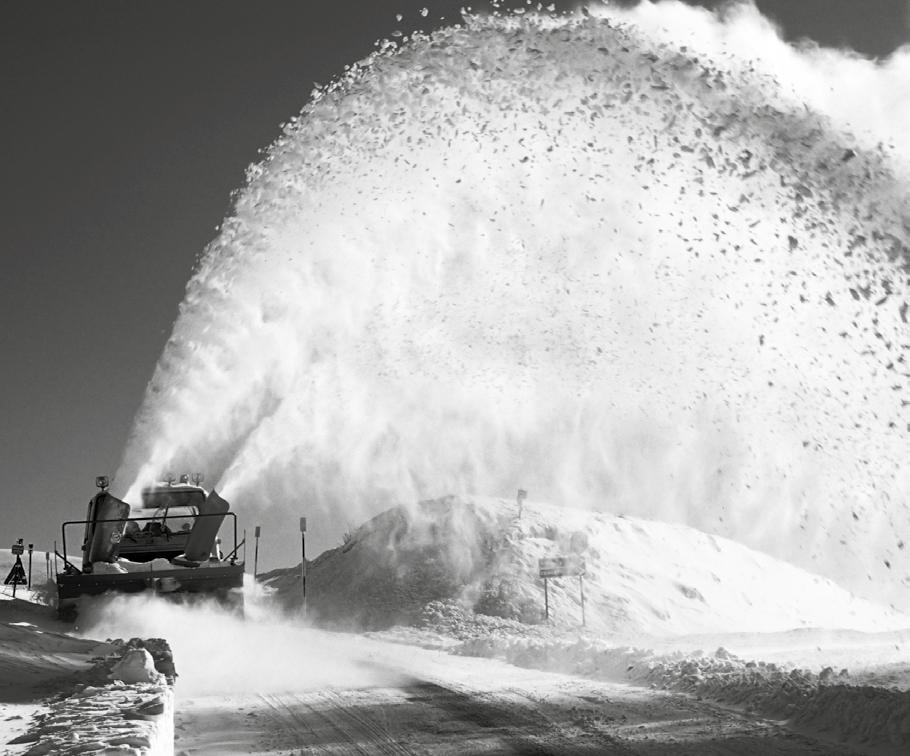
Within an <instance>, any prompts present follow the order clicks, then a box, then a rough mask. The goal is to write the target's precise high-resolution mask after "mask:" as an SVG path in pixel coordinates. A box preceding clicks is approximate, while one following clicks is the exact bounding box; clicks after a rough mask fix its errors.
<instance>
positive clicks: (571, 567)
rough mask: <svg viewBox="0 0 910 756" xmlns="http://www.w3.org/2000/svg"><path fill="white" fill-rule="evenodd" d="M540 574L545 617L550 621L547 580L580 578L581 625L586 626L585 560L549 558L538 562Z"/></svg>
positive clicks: (575, 557) (578, 558)
mask: <svg viewBox="0 0 910 756" xmlns="http://www.w3.org/2000/svg"><path fill="white" fill-rule="evenodd" d="M537 569H538V574H539V575H540V577H541V578H543V600H544V616H545V617H546V619H547V620H549V619H550V595H549V591H548V589H547V580H549V579H550V578H557V577H575V576H577V577H578V589H579V593H580V598H581V624H582V627H584V625H585V587H584V582H583V581H584V574H585V560H584V557H580V556H577V555H574V554H573V555H571V556H559V557H548V558H544V559H538V560H537Z"/></svg>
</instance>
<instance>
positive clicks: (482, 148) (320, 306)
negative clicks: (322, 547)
mask: <svg viewBox="0 0 910 756" xmlns="http://www.w3.org/2000/svg"><path fill="white" fill-rule="evenodd" d="M662 13H666V14H667V16H666V18H667V20H668V29H671V30H670V31H668V30H666V29H661V28H660V27H661V22H660V20H659V19H660V18H661V16H660V14H662ZM671 23H672V26H669V24H671ZM750 30H751V31H752V32H754V34H752V36H749V32H750ZM745 39H749V40H751V41H750V42H749V44H745V42H744V41H743V40H745ZM682 40H685V41H682ZM756 45H758V46H759V47H761V49H760V50H756V49H755V47H756ZM742 51H745V52H742ZM758 52H761V53H762V56H760V57H758V56H756V54H757V53H758ZM906 60H907V56H906V55H905V54H899V55H898V56H896V57H895V59H894V60H893V61H891V62H889V63H888V65H887V66H876V65H874V64H873V63H871V62H869V61H861V60H850V59H848V58H846V57H844V56H838V55H837V54H835V53H833V52H830V51H828V52H824V51H822V52H819V51H815V52H809V53H806V54H799V53H797V52H796V51H795V50H793V49H790V48H787V47H786V45H784V44H783V43H782V42H780V41H779V40H778V39H776V37H774V35H773V34H772V33H771V32H770V30H769V27H768V25H767V24H766V23H763V22H760V21H759V20H758V18H757V14H756V13H755V11H754V10H752V11H749V10H747V11H745V12H743V13H741V14H740V15H739V16H734V17H733V20H732V21H728V22H726V25H725V23H724V22H722V21H719V20H718V19H716V18H714V17H711V16H709V15H707V14H706V13H705V12H703V11H696V10H694V9H687V8H685V7H683V6H681V5H679V4H669V5H667V4H661V5H659V6H656V7H654V8H650V7H647V5H646V7H644V8H642V9H641V10H640V11H636V12H634V13H631V14H628V13H620V12H619V11H616V12H615V13H614V12H613V11H611V10H600V11H598V12H593V13H587V14H581V13H579V14H576V15H573V16H571V17H565V18H542V17H538V16H534V15H530V14H529V15H521V16H509V17H505V18H470V19H468V20H467V21H466V23H465V24H464V25H461V26H457V27H452V28H448V29H443V30H440V31H437V32H434V33H432V34H430V35H428V36H419V35H418V36H416V37H415V38H412V39H409V40H407V41H405V42H404V43H403V44H402V45H401V46H400V48H397V49H396V47H395V46H394V45H392V44H391V43H389V44H388V45H386V46H385V48H384V50H383V51H382V52H380V53H377V54H376V55H374V56H373V57H371V58H370V59H367V60H365V61H363V62H361V63H360V64H357V65H354V66H352V67H351V68H350V69H349V71H348V72H347V73H346V74H345V76H344V77H343V78H342V79H341V80H339V81H338V82H335V83H334V84H332V85H330V86H328V87H326V88H324V89H322V90H319V91H317V92H315V93H314V95H313V98H312V100H311V102H310V103H309V104H307V106H306V107H305V108H304V110H303V112H302V113H301V115H300V116H299V117H295V118H293V119H291V120H290V121H289V122H288V124H287V125H286V127H285V129H284V135H283V136H282V137H281V138H280V139H279V140H278V141H277V142H276V143H275V144H273V145H272V146H271V147H270V149H269V150H268V153H267V157H266V159H265V160H264V161H263V162H262V163H261V164H259V165H256V166H253V167H251V168H250V169H249V172H248V183H247V186H246V187H245V188H243V189H242V190H241V191H240V192H239V193H238V195H237V198H236V206H235V211H234V215H233V216H232V217H231V218H229V219H227V220H226V221H225V222H224V224H223V227H222V229H221V232H220V234H219V235H218V236H217V238H216V239H215V240H214V241H213V242H212V243H211V244H210V246H209V247H208V248H207V250H206V251H205V254H204V255H203V256H202V258H201V260H200V263H199V267H198V270H197V272H196V274H195V275H194V277H193V278H192V280H191V281H190V283H189V285H188V289H187V294H186V298H185V300H184V302H183V304H182V305H181V309H180V316H179V318H178V320H177V322H176V324H175V326H174V331H173V335H172V338H171V339H170V341H169V343H168V345H167V347H166V349H165V351H164V354H163V355H162V357H161V360H160V362H159V364H158V367H157V369H156V372H155V375H154V378H153V380H152V382H151V385H150V386H149V389H148V393H147V396H146V399H145V401H144V404H143V406H142V409H141V411H140V414H139V416H138V418H137V421H136V426H135V429H134V434H133V438H132V441H131V443H130V445H129V447H128V449H127V451H126V453H125V458H124V462H123V464H122V467H121V470H120V471H119V472H118V475H117V477H118V480H119V481H120V483H121V484H123V485H126V486H129V485H130V482H131V481H135V483H134V484H133V485H132V494H128V497H129V496H130V495H133V496H134V495H135V491H136V489H137V487H138V486H140V485H141V484H142V483H144V482H146V481H148V480H149V479H151V478H153V477H155V476H157V475H159V474H160V473H161V471H162V470H163V469H167V468H168V467H169V466H170V465H172V464H176V465H178V466H179V470H184V469H188V470H193V469H202V470H205V471H206V472H207V473H208V475H209V480H210V482H213V483H214V482H215V479H216V478H217V477H219V476H220V481H218V489H219V490H220V491H222V492H223V493H224V494H225V496H227V497H228V498H229V499H231V500H233V501H234V502H236V503H237V505H238V507H239V506H240V503H244V505H246V503H249V505H250V506H258V507H268V506H282V505H287V504H289V503H291V502H294V503H299V502H301V501H304V502H306V504H307V507H308V509H309V510H310V511H314V512H315V511H320V510H321V511H322V512H323V513H328V514H327V515H325V516H327V517H331V518H333V519H334V522H335V523H336V525H339V526H340V524H341V523H342V522H343V521H344V520H345V519H348V518H350V519H351V520H353V521H355V522H356V521H358V520H359V519H360V518H361V517H362V516H363V515H364V514H365V513H374V512H376V511H379V510H380V509H382V508H383V507H385V506H388V504H389V503H396V502H402V501H415V500H416V499H417V498H419V497H424V496H434V495H440V494H442V493H447V492H451V491H454V492H503V491H511V490H514V489H515V488H517V487H518V486H522V487H524V488H527V489H529V490H531V491H533V492H534V494H535V495H537V496H538V497H539V498H542V499H549V500H552V501H559V502H563V503H572V504H575V505H585V506H591V507H596V508H600V509H604V510H607V511H611V512H626V513H629V514H634V515H638V516H645V517H659V518H662V519H669V520H676V521H681V522H685V523H687V524H689V525H693V526H696V527H699V528H701V529H703V530H707V531H710V532H715V533H718V534H721V535H725V536H729V537H732V538H734V539H736V540H739V541H742V542H744V543H746V544H748V545H749V546H751V547H755V548H759V549H762V550H764V551H767V552H769V553H771V554H773V555H775V556H777V557H782V558H785V559H788V560H790V561H793V562H795V563H796V564H799V565H800V566H802V567H807V568H809V569H812V570H814V571H818V572H820V573H822V574H824V575H826V576H828V577H831V578H834V579H835V580H838V581H840V582H842V583H844V584H845V585H847V586H848V587H850V588H851V589H854V590H856V591H858V592H860V593H861V594H864V595H867V596H869V597H873V598H876V599H878V600H883V601H886V602H893V603H895V605H898V606H900V607H902V608H905V609H907V608H910V556H908V553H910V549H905V548H904V541H905V539H906V538H907V535H908V533H910V527H908V524H910V523H908V517H910V515H908V509H907V506H906V501H907V497H908V494H910V478H908V474H907V473H906V472H905V471H903V470H902V466H903V461H904V460H905V459H906V458H907V454H908V451H910V448H908V447H910V444H908V440H910V432H908V419H910V415H908V413H910V410H908V408H907V407H906V406H905V405H907V403H908V401H910V397H908V396H907V384H908V381H907V379H908V371H907V365H906V362H905V357H904V349H905V345H906V342H907V312H908V300H910V297H908V296H907V277H906V271H905V266H906V263H907V259H908V257H907V256H908V246H910V228H908V224H910V220H908V218H907V217H906V212H907V209H906V208H907V204H906V203H907V197H908V195H907V183H906V174H905V173H904V169H903V167H902V166H903V165H904V164H903V163H901V160H902V159H903V158H902V157H901V156H900V155H898V154H897V153H896V152H895V149H894V148H892V147H890V146H889V145H888V144H879V140H880V139H887V138H888V137H889V136H890V135H893V134H897V133H905V132H906V129H899V128H898V126H899V125H900V123H901V119H903V118H904V116H906V112H907V103H906V101H905V100H902V99H900V95H890V94H889V95H888V97H892V98H893V99H892V100H891V101H889V100H886V99H881V97H880V94H881V92H882V91H885V90H886V87H887V85H888V84H889V83H890V82H892V81H893V80H894V78H895V76H898V75H899V73H900V71H901V70H904V69H903V68H902V66H905V64H906ZM781 61H785V62H786V61H789V63H788V65H787V66H786V67H783V68H782V67H781ZM819 61H821V64H819ZM790 64H792V65H790ZM826 68H828V69H830V75H826V74H825V73H824V71H825V69H826ZM791 71H792V77H791V76H790V74H791ZM774 74H776V75H778V76H779V77H780V78H781V81H780V82H778V81H776V80H775V79H774V76H773V75H774ZM787 77H790V78H787ZM857 82H861V83H862V87H861V93H862V98H861V100H860V101H859V102H857V101H856V100H855V99H853V98H852V95H853V94H855V93H856V91H857V89H858V88H859V86H860V85H859V84H858V83H857ZM821 83H824V86H823V87H821V86H820V84H821ZM820 90H824V92H823V93H821V94H820V93H819V92H820ZM889 102H893V103H894V105H895V107H894V108H893V109H890V108H888V107H887V106H888V105H889ZM826 110H829V111H830V115H831V117H832V118H833V119H834V120H833V121H832V120H829V117H828V115H827V114H826V113H825V111H826ZM860 111H861V113H860ZM869 113H873V114H878V115H880V118H875V119H868V118H866V116H865V115H863V114H869ZM851 114H858V118H862V122H860V121H859V120H857V123H856V125H857V126H858V131H857V135H856V136H855V137H854V136H852V135H850V134H849V133H847V132H846V131H844V130H843V129H842V126H843V125H844V121H845V119H846V118H847V117H848V116H850V115H851ZM879 127H880V130H877V129H879ZM179 470H178V471H179Z"/></svg>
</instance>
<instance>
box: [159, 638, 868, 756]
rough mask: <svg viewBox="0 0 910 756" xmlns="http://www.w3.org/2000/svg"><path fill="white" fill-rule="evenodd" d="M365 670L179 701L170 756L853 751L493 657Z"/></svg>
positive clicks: (375, 652)
mask: <svg viewBox="0 0 910 756" xmlns="http://www.w3.org/2000/svg"><path fill="white" fill-rule="evenodd" d="M364 668H365V670H368V671H369V674H370V675H372V676H373V677H374V678H375V679H376V680H377V682H374V683H373V684H369V685H362V684H356V683H354V684H344V685H338V686H333V687H325V688H322V689H318V690H312V689H308V686H307V685H306V684H305V683H304V682H302V685H301V690H300V691H298V692H295V691H289V692H282V693H277V692H272V693H261V692H256V688H257V685H256V681H255V680H250V681H249V692H245V693H232V694H228V695H223V696H217V695H204V696H194V697H187V698H182V699H181V700H179V701H178V707H177V709H178V714H177V721H176V735H177V739H176V746H175V752H176V753H177V754H184V755H185V756H190V755H191V754H227V753H248V754H249V753H252V754H279V753H281V754H290V753H293V754H424V753H433V754H440V753H442V754H476V753H494V754H594V753H597V754H647V755H648V756H658V755H661V754H666V755H667V756H669V755H670V754H673V755H674V756H676V755H679V754H685V753H692V754H695V753H697V754H732V753H736V754H767V753H778V754H819V755H821V754H826V755H831V754H848V753H854V751H851V750H849V749H844V748H843V747H840V746H837V745H835V744H832V743H827V742H821V741H818V740H814V739H812V738H810V737H807V736H805V735H801V734H799V733H796V732H793V731H791V730H788V729H787V728H785V727H782V726H780V725H779V724H778V723H774V722H770V721H767V720H763V719H760V718H753V717H748V716H745V715H743V714H741V713H739V712H735V711H732V710H728V709H724V708H722V707H719V706H716V705H712V704H709V703H707V702H705V701H698V700H696V699H694V698H691V697H688V696H684V695H679V694H672V693H666V692H661V691H656V690H648V689H644V688H637V687H633V686H628V685H623V684H614V683H606V682H598V681H592V680H587V679H583V678H578V677H572V676H569V675H561V674H553V673H546V672H539V671H534V670H526V669H520V668H517V667H513V666H511V665H507V664H504V663H502V662H498V661H494V660H489V659H471V658H464V657H456V656H450V655H447V654H444V653H440V652H433V651H428V650H424V649H415V648H412V647H407V646H394V645H391V644H382V643H375V644H371V648H370V653H369V660H365V661H364ZM301 677H302V679H305V677H306V674H305V670H302V671H301ZM379 680H382V682H378V681H379ZM178 688H179V685H178ZM178 695H179V690H178Z"/></svg>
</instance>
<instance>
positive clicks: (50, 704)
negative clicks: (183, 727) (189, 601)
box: [0, 622, 175, 756]
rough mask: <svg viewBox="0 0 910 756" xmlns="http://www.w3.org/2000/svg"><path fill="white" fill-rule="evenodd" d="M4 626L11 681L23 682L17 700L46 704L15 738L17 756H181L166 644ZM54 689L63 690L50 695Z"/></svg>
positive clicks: (0, 637)
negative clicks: (31, 699)
mask: <svg viewBox="0 0 910 756" xmlns="http://www.w3.org/2000/svg"><path fill="white" fill-rule="evenodd" d="M2 627H3V633H2V634H0V660H2V662H3V663H2V665H0V666H2V671H3V677H4V678H5V679H4V683H5V684H10V683H11V681H13V680H15V681H16V682H17V685H16V692H17V695H19V696H20V697H26V698H27V697H29V696H32V697H34V698H35V700H36V702H37V701H38V700H42V699H43V700H42V703H43V704H44V706H43V707H42V708H41V709H40V710H36V711H37V713H35V714H34V715H33V717H32V721H31V723H30V724H29V725H27V727H25V728H22V729H24V730H25V731H24V732H22V733H21V734H18V735H17V736H16V737H13V738H11V739H9V741H8V743H7V745H8V746H10V747H17V748H16V750H15V751H14V752H15V753H22V754H25V756H39V755H41V754H76V753H79V754H83V753H105V754H114V753H117V754H136V755H137V756H139V755H148V756H165V755H169V754H172V753H173V747H174V746H173V743H174V705H173V687H172V685H173V682H174V677H175V672H174V667H173V661H172V659H171V653H170V648H169V646H168V645H167V643H166V642H165V641H163V640H158V639H151V640H140V639H138V638H134V639H132V640H130V641H129V642H126V643H125V642H123V641H107V642H105V643H100V642H98V641H89V640H83V639H77V638H72V637H70V636H66V635H62V634H59V633H54V632H51V631H46V630H42V629H40V628H38V627H37V626H35V625H32V624H29V623H25V622H16V623H8V624H5V625H3V626H2ZM92 653H94V654H97V655H95V656H91V654H92ZM48 690H55V691H57V692H56V694H55V695H53V696H52V697H50V698H46V696H47V691H48ZM5 752H6V751H5Z"/></svg>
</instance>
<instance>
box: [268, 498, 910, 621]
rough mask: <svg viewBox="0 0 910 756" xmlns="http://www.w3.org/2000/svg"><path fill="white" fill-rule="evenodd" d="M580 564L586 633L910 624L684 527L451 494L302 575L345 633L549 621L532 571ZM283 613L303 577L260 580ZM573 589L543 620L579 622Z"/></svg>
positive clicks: (565, 587) (387, 520)
mask: <svg viewBox="0 0 910 756" xmlns="http://www.w3.org/2000/svg"><path fill="white" fill-rule="evenodd" d="M573 553H574V554H577V555H578V556H580V557H582V558H584V560H585V561H586V566H587V573H586V575H585V577H584V592H585V598H586V602H585V615H586V616H585V619H586V624H587V627H588V628H590V629H592V630H596V631H600V632H607V633H610V634H611V635H614V636H615V635H630V636H631V635H634V634H640V633H647V634H649V635H653V636H675V635H681V634H694V633H712V632H715V633H732V632H780V631H787V630H792V629H794V628H833V629H852V630H857V631H863V632H881V631H886V630H898V629H901V628H910V617H908V616H907V615H904V614H901V613H899V612H897V611H894V610H892V609H889V608H887V607H883V606H879V605H877V604H874V603H872V602H869V601H865V600H863V599H859V598H856V597H855V596H853V595H852V594H850V593H848V592H847V591H845V590H844V589H842V588H841V587H839V586H837V585H836V584H834V583H833V582H831V581H830V580H827V579H825V578H822V577H820V576H818V575H813V574H812V573H810V572H807V571H805V570H802V569H799V568H797V567H794V566H792V565H790V564H787V563H786V562H782V561H780V560H778V559H774V558H772V557H770V556H767V555H765V554H762V553H760V552H757V551H754V550H752V549H749V548H747V547H745V546H742V545H740V544H738V543H735V542H733V541H730V540H728V539H725V538H721V537H718V536H713V535H709V534H706V533H703V532H700V531H698V530H695V529H694V528H690V527H687V526H684V525H674V524H667V523H661V522H653V521H648V520H642V519H638V518H632V517H623V516H621V515H611V514H604V513H593V512H590V511H587V510H582V509H573V508H571V507H557V506H552V505H548V504H543V503H537V502H525V503H524V505H523V508H522V511H521V514H520V516H519V511H518V508H517V505H516V503H515V502H511V501H505V500H501V499H493V498H480V497H475V498H457V497H447V498H444V499H438V500H433V501H425V502H421V503H420V504H419V505H417V506H415V507H411V508H395V509H390V510H388V511H386V512H384V513H382V514H381V515H379V516H377V517H375V518H373V519H372V520H370V521H369V522H367V523H365V524H364V525H362V526H361V527H360V528H358V529H356V530H355V531H354V532H353V533H351V534H350V537H349V538H348V539H347V540H346V542H345V543H344V544H343V545H342V546H340V547H338V548H336V549H333V550H331V551H328V552H326V553H324V554H322V555H321V556H320V557H319V558H317V559H316V560H315V561H314V562H312V563H311V564H309V565H308V568H307V569H308V581H307V582H308V596H307V598H308V603H309V607H310V609H311V611H312V613H313V615H314V616H315V617H316V618H317V619H319V620H321V621H323V622H330V623H333V624H336V625H341V626H347V627H361V628H368V629H382V628H387V627H389V626H391V625H394V624H396V623H398V624H402V623H407V624H412V623H414V622H415V621H417V620H418V619H419V618H420V616H421V614H422V612H423V609H424V607H425V606H426V605H427V604H428V603H430V602H432V601H445V600H451V599H458V600H460V601H461V602H463V603H464V604H465V605H466V606H468V607H471V608H472V609H474V610H475V611H478V612H480V613H483V614H491V615H497V616H501V617H504V618H508V619H519V620H523V621H525V622H529V623H534V622H540V621H542V620H543V609H544V585H543V581H542V580H541V579H540V578H539V577H538V560H539V559H541V558H544V557H553V556H558V555H565V554H573ZM264 580H265V582H266V584H267V585H269V586H271V587H272V588H274V589H275V590H276V592H277V594H278V596H279V598H280V599H282V600H283V601H284V603H285V605H287V606H289V607H290V606H295V605H296V604H297V603H299V600H300V581H299V568H292V569H288V570H276V571H274V572H271V573H268V574H267V575H265V576H264ZM579 588H580V586H579V581H578V578H570V577H566V578H559V579H551V580H549V585H548V592H549V604H550V621H551V623H553V624H555V625H557V626H562V627H577V626H579V625H580V624H581V600H580V590H579Z"/></svg>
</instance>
